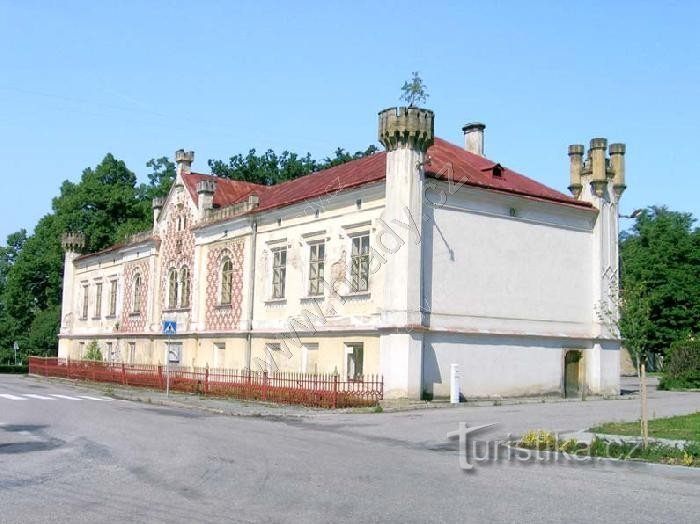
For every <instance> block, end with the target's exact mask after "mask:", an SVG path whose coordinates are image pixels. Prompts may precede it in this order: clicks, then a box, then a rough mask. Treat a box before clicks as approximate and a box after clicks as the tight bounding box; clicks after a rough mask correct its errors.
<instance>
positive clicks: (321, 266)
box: [306, 240, 327, 297]
mask: <svg viewBox="0 0 700 524" xmlns="http://www.w3.org/2000/svg"><path fill="white" fill-rule="evenodd" d="M308 247H309V249H308V260H307V266H306V267H307V268H308V269H307V278H306V296H308V297H322V296H323V295H324V294H325V285H324V281H325V278H326V251H327V249H326V247H327V246H326V241H325V240H316V241H311V242H309V243H308ZM314 249H316V250H319V249H323V256H322V257H318V258H317V260H316V263H317V268H316V281H317V285H318V288H317V289H316V292H312V289H311V287H312V283H313V281H312V277H311V273H312V267H313V264H314V259H313V250H314ZM319 273H320V276H319Z"/></svg>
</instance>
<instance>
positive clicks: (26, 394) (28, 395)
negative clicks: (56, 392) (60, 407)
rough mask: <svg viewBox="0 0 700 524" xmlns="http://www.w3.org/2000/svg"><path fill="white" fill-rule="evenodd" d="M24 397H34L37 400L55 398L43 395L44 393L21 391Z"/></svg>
mask: <svg viewBox="0 0 700 524" xmlns="http://www.w3.org/2000/svg"><path fill="white" fill-rule="evenodd" d="M23 395H24V396H25V397H29V398H35V399H38V400H56V399H55V398H51V397H45V396H44V395H35V394H34V393H23Z"/></svg>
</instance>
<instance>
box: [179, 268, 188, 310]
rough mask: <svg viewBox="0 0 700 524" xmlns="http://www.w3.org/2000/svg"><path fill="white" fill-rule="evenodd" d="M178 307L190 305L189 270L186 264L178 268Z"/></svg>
mask: <svg viewBox="0 0 700 524" xmlns="http://www.w3.org/2000/svg"><path fill="white" fill-rule="evenodd" d="M180 307H190V270H189V268H188V267H187V266H185V267H183V268H182V269H181V270H180Z"/></svg>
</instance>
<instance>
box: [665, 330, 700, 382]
mask: <svg viewBox="0 0 700 524" xmlns="http://www.w3.org/2000/svg"><path fill="white" fill-rule="evenodd" d="M659 387H660V388H661V389H696V388H700V340H697V339H688V340H679V341H678V342H674V343H673V344H671V347H670V348H669V349H668V351H667V352H666V360H665V365H664V374H663V377H662V378H661V383H660V384H659Z"/></svg>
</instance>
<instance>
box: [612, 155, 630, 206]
mask: <svg viewBox="0 0 700 524" xmlns="http://www.w3.org/2000/svg"><path fill="white" fill-rule="evenodd" d="M625 150H626V148H625V144H610V148H609V151H610V166H611V167H612V170H613V173H614V178H613V191H615V196H617V198H618V199H619V198H620V197H621V196H622V193H623V191H624V190H625V189H626V188H627V185H626V184H625Z"/></svg>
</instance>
